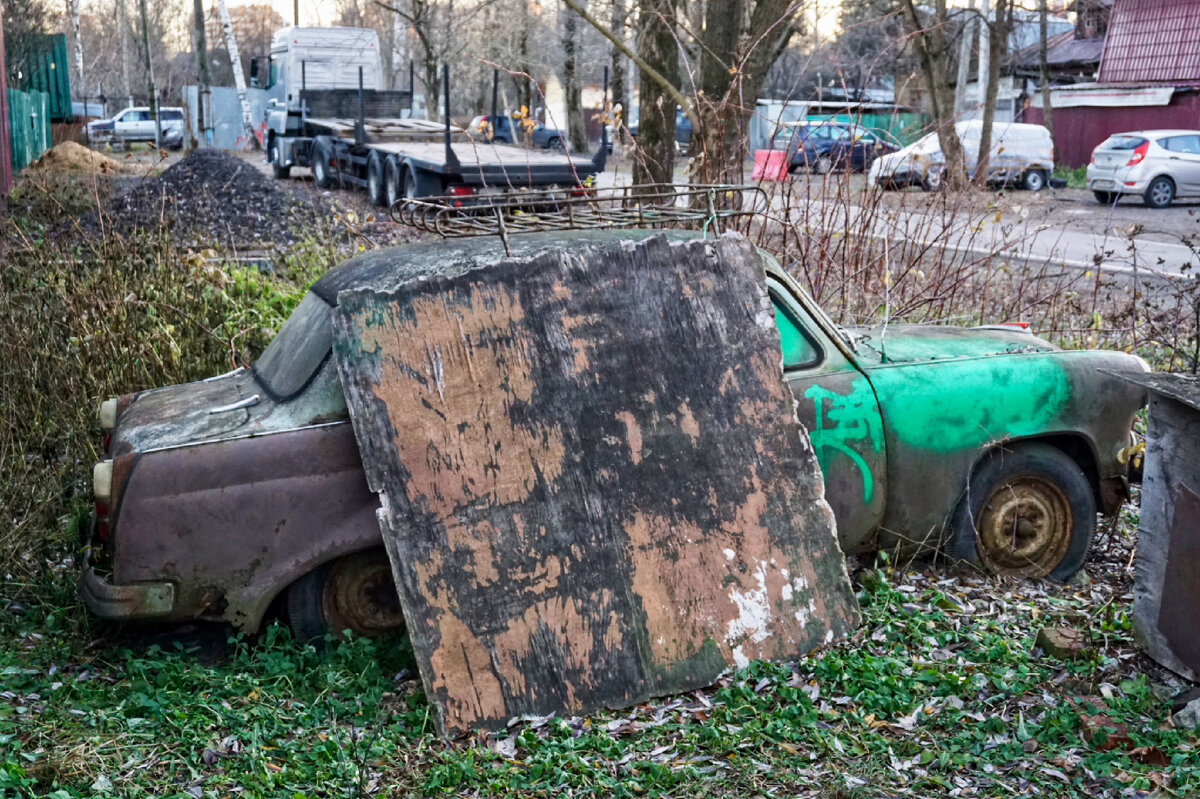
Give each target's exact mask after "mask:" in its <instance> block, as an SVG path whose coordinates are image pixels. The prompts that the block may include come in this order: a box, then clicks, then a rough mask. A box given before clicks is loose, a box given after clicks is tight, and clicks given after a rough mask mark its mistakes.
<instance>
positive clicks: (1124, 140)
mask: <svg viewBox="0 0 1200 799" xmlns="http://www.w3.org/2000/svg"><path fill="white" fill-rule="evenodd" d="M1145 143H1146V140H1145V139H1143V138H1142V137H1141V136H1109V137H1108V139H1106V140H1105V142H1104V144H1101V145H1100V149H1101V150H1136V149H1137V148H1139V147H1141V146H1142V145H1143V144H1145Z"/></svg>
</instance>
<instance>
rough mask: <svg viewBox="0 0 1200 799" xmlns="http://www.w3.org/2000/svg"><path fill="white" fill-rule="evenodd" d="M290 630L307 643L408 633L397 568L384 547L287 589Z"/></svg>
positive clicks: (317, 572)
mask: <svg viewBox="0 0 1200 799" xmlns="http://www.w3.org/2000/svg"><path fill="white" fill-rule="evenodd" d="M287 615H288V624H289V626H290V627H291V628H292V634H293V635H295V637H296V638H297V639H298V640H301V641H316V640H320V639H321V638H323V637H325V635H327V634H329V633H333V634H334V635H335V636H340V635H341V633H342V631H344V630H350V631H351V632H352V633H354V635H358V636H365V637H370V638H381V637H384V636H391V635H399V634H401V633H403V632H404V613H403V611H402V610H401V608H400V598H399V597H398V596H397V595H396V584H395V582H394V580H393V577H392V566H391V563H389V562H388V558H387V553H386V552H384V551H383V548H382V547H378V548H375V549H368V550H364V551H362V552H355V553H353V554H351V555H345V556H343V557H340V558H338V559H337V560H334V561H330V562H329V563H325V564H322V565H321V566H319V567H317V568H316V569H314V570H313V571H311V572H309V573H308V574H306V575H304V576H303V577H301V578H300V579H299V580H297V581H296V582H294V583H292V585H291V586H289V587H288V589H287Z"/></svg>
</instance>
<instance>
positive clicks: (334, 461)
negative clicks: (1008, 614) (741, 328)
mask: <svg viewBox="0 0 1200 799" xmlns="http://www.w3.org/2000/svg"><path fill="white" fill-rule="evenodd" d="M650 235H663V234H661V233H660V232H657V231H646V230H640V231H638V230H609V231H572V232H560V233H553V234H546V233H535V234H528V235H520V236H517V235H514V236H511V237H510V240H509V243H508V244H509V250H510V254H511V255H513V256H519V257H533V256H535V255H537V254H538V253H539V252H544V251H546V250H552V249H561V248H578V247H584V246H599V247H604V246H610V247H611V246H616V245H619V244H620V242H622V241H628V240H637V239H643V238H646V237H647V236H650ZM666 235H668V236H669V237H670V238H672V239H675V238H683V237H690V236H696V235H699V234H694V233H693V234H687V233H682V232H674V233H669V234H666ZM504 256H505V249H504V246H503V245H502V244H501V242H500V240H499V239H497V238H493V237H484V238H477V239H460V240H457V241H445V242H430V243H421V244H412V245H407V246H403V247H394V248H388V249H382V250H377V251H374V252H370V253H366V254H364V255H361V256H359V257H357V258H354V259H351V260H350V261H348V262H347V263H345V264H343V265H342V266H340V267H337V268H335V269H333V270H331V271H330V272H328V273H327V274H326V275H325V276H324V277H322V278H321V279H320V280H319V281H317V283H316V284H314V286H313V287H312V289H311V290H310V292H309V293H308V295H307V296H306V297H305V299H304V300H303V302H301V304H300V305H299V306H298V307H297V309H296V311H295V312H294V313H293V314H292V317H291V318H290V319H289V320H288V322H287V324H285V325H284V327H283V329H282V330H281V331H280V333H279V335H277V336H276V337H275V339H274V341H272V342H271V344H270V346H269V347H268V348H267V349H266V351H265V352H264V353H263V355H262V357H261V358H260V359H259V360H258V362H257V363H256V364H255V365H254V367H253V368H252V369H250V370H236V371H235V372H232V373H230V374H227V375H222V376H219V377H214V378H210V379H208V380H205V381H202V382H199V383H191V384H187V385H181V386H169V387H166V388H161V389H157V390H154V391H146V392H141V393H138V394H130V395H126V396H124V397H121V398H119V399H112V400H107V401H106V402H104V403H103V405H102V406H101V413H100V417H101V428H102V430H103V431H104V434H105V437H106V447H105V449H106V452H105V456H104V459H103V460H102V461H101V462H100V463H98V464H97V465H96V468H95V472H94V484H95V499H96V515H95V524H94V525H93V531H94V539H95V540H94V541H93V542H92V543H93V544H94V546H93V547H92V548H91V549H90V552H91V553H92V556H93V560H92V562H91V563H88V564H87V565H86V566H85V569H84V572H83V575H82V583H81V589H82V594H83V598H84V601H85V602H86V603H87V605H88V607H90V608H91V609H92V610H93V611H94V612H95V613H96V614H97V615H100V616H103V617H106V618H112V619H159V620H163V621H180V620H185V619H194V618H200V619H208V620H218V621H227V622H230V623H232V624H234V625H236V626H237V627H239V628H241V629H244V630H247V631H253V630H255V629H257V628H258V627H259V625H260V624H261V623H262V620H263V618H264V617H265V615H266V614H267V612H268V609H269V608H271V607H273V606H274V607H280V608H283V609H284V611H285V613H286V615H287V616H288V618H289V621H290V622H291V624H292V626H293V627H294V628H295V629H296V631H297V633H298V634H299V635H301V636H303V637H305V638H309V637H314V636H319V635H321V634H323V633H324V632H325V631H327V630H331V629H332V630H339V631H340V630H343V629H346V628H350V629H352V630H354V631H355V632H356V633H359V634H365V635H372V634H375V635H378V634H383V633H389V632H394V631H396V630H397V629H401V628H402V627H403V617H402V614H401V612H400V608H399V605H398V603H397V600H396V596H395V589H394V586H393V584H392V582H391V580H392V577H391V570H390V567H389V565H388V561H387V558H386V556H385V554H384V551H383V547H382V542H381V539H380V535H379V527H378V524H377V521H376V514H375V511H376V508H377V507H378V501H379V500H378V498H377V497H376V496H375V494H373V493H371V492H370V491H369V490H368V488H367V484H366V479H365V476H364V473H363V469H362V462H361V460H360V457H359V450H358V446H357V443H356V440H355V438H354V434H353V430H352V428H351V425H350V420H349V415H348V413H347V409H346V402H345V399H344V397H343V394H342V390H341V385H340V383H339V382H338V376H337V371H336V368H335V366H334V363H333V360H332V358H331V357H330V352H331V350H330V347H331V342H332V326H331V318H332V315H333V308H334V307H335V306H336V305H337V298H338V295H339V293H340V292H342V291H344V290H348V289H358V288H367V287H380V286H383V285H393V284H395V283H396V282H399V281H403V280H408V279H417V278H423V277H429V276H431V275H436V274H446V273H455V274H456V273H461V272H462V271H464V270H466V269H469V268H473V267H475V266H480V265H483V264H487V263H491V262H494V261H496V260H498V259H500V258H503V257H504ZM763 263H764V269H765V275H766V281H767V286H768V289H769V296H770V298H771V300H772V302H773V305H774V310H775V318H776V321H777V324H778V328H779V332H780V341H781V344H782V354H783V367H784V372H785V375H786V377H787V380H788V382H789V383H790V385H791V388H792V391H793V393H794V395H795V398H796V402H797V406H796V407H797V415H798V417H799V420H800V421H801V422H802V423H803V424H804V426H805V427H806V428H807V429H808V430H809V431H810V433H811V437H812V443H813V446H814V448H815V450H816V454H817V457H818V459H819V461H820V464H821V468H822V470H823V472H824V474H825V481H826V494H827V496H828V499H829V502H830V504H831V505H832V507H833V510H834V514H835V516H836V518H837V525H838V535H839V539H840V541H841V543H842V547H843V548H844V549H845V550H846V551H848V552H863V551H867V550H871V549H878V548H888V549H890V548H894V547H899V548H902V549H904V550H905V551H915V550H917V549H920V548H922V547H934V546H936V547H942V546H944V547H945V548H946V549H948V550H949V552H950V553H951V554H952V555H954V556H956V557H959V558H962V559H965V560H970V561H974V562H977V563H980V564H981V565H982V566H984V567H985V568H987V569H989V570H992V571H996V572H1005V573H1013V574H1024V575H1038V576H1044V575H1050V576H1053V577H1057V578H1065V577H1067V576H1069V575H1070V574H1071V573H1073V572H1074V571H1076V570H1077V569H1078V568H1079V567H1080V566H1081V565H1082V563H1083V560H1084V558H1085V557H1086V554H1087V549H1088V545H1089V542H1090V540H1091V537H1092V533H1093V532H1094V530H1095V527H1096V514H1097V510H1098V509H1099V510H1101V511H1103V512H1105V513H1112V512H1114V511H1115V510H1116V509H1117V507H1118V506H1119V505H1120V502H1121V500H1122V498H1123V497H1124V496H1125V495H1126V492H1127V488H1128V481H1127V467H1126V466H1125V464H1124V462H1123V458H1122V452H1123V450H1125V449H1126V448H1127V447H1128V446H1129V445H1130V443H1131V440H1130V439H1131V433H1130V431H1131V427H1132V422H1133V418H1134V415H1135V413H1136V412H1137V411H1138V409H1139V408H1140V407H1141V405H1142V404H1143V395H1142V392H1141V390H1140V389H1138V388H1136V387H1134V386H1133V385H1132V384H1129V383H1126V382H1125V381H1123V380H1119V379H1117V378H1115V377H1110V376H1108V375H1106V374H1105V372H1104V370H1111V371H1131V370H1134V371H1136V370H1139V369H1143V368H1145V364H1144V362H1143V361H1141V360H1140V359H1138V358H1135V357H1132V356H1129V355H1124V354H1121V353H1113V352H1064V351H1060V350H1058V349H1056V348H1055V347H1053V346H1051V345H1049V344H1047V343H1046V342H1045V341H1042V340H1040V339H1038V338H1036V337H1034V336H1033V335H1031V334H1030V333H1028V332H1027V331H1024V330H1021V329H1017V328H1008V327H1001V328H986V329H973V330H967V329H962V328H949V327H931V326H923V327H903V326H889V327H888V328H887V329H886V330H884V329H846V328H842V327H839V326H837V325H835V324H834V323H833V322H832V321H831V320H830V319H829V318H828V317H827V316H826V315H825V314H824V313H823V312H822V311H821V310H820V308H818V307H817V306H816V304H815V303H813V302H812V300H811V299H809V298H808V297H807V296H806V295H805V294H804V293H803V292H802V291H801V289H800V288H799V287H798V286H797V285H796V283H795V282H794V281H793V280H792V279H791V278H790V277H789V276H788V275H787V274H786V273H785V272H784V270H782V269H781V268H780V267H779V265H778V264H776V263H775V262H774V261H773V260H772V259H771V258H770V257H769V256H767V255H765V254H764V255H763ZM763 310H765V309H763ZM96 556H102V557H96ZM97 561H98V563H97Z"/></svg>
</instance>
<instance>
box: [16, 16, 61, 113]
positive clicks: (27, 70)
mask: <svg viewBox="0 0 1200 799" xmlns="http://www.w3.org/2000/svg"><path fill="white" fill-rule="evenodd" d="M30 39H31V43H30V46H29V47H28V49H29V51H30V52H29V54H28V56H27V58H26V60H25V63H24V64H23V65H22V67H21V77H20V78H18V79H16V80H14V81H12V83H11V84H10V86H11V87H12V88H14V89H20V90H21V91H24V92H29V91H33V92H45V93H46V94H48V95H49V96H50V98H49V99H50V120H51V121H52V122H72V121H74V118H75V117H74V114H72V112H71V79H70V72H69V70H68V68H67V35H66V34H65V33H47V34H44V35H40V36H32V37H30Z"/></svg>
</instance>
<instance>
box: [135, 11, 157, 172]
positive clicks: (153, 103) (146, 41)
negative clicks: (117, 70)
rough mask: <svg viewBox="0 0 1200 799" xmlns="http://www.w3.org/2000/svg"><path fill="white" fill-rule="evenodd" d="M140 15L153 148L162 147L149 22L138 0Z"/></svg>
mask: <svg viewBox="0 0 1200 799" xmlns="http://www.w3.org/2000/svg"><path fill="white" fill-rule="evenodd" d="M138 11H139V12H141V15H142V50H143V51H144V53H145V56H146V84H147V86H148V87H149V89H150V118H151V119H153V120H154V147H155V148H156V149H160V148H161V147H162V121H161V120H160V119H159V118H158V87H156V86H155V85H154V59H153V58H151V57H150V20H149V15H148V14H147V13H146V0H138Z"/></svg>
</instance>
